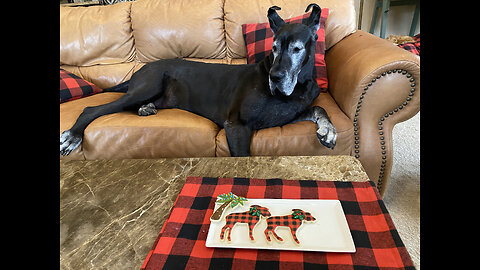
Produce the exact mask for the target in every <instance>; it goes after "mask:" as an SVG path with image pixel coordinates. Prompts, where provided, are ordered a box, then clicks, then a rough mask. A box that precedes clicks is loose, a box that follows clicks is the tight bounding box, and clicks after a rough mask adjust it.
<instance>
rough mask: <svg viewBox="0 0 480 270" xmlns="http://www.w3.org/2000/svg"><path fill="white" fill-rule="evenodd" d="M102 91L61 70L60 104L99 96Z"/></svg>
mask: <svg viewBox="0 0 480 270" xmlns="http://www.w3.org/2000/svg"><path fill="white" fill-rule="evenodd" d="M102 91H103V90H102V89H101V88H99V87H98V86H96V85H94V84H93V83H91V82H88V81H86V80H84V79H82V78H80V77H79V76H77V75H75V74H73V73H71V72H68V71H66V70H64V69H62V68H60V103H63V102H66V101H70V100H74V99H79V98H82V97H86V96H90V95H93V94H98V93H101V92H102Z"/></svg>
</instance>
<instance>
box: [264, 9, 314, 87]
mask: <svg viewBox="0 0 480 270" xmlns="http://www.w3.org/2000/svg"><path fill="white" fill-rule="evenodd" d="M312 7H313V10H312V13H311V15H310V17H309V18H308V19H307V21H306V22H305V24H300V23H292V24H285V21H283V19H282V18H280V16H279V15H278V14H277V10H280V8H279V7H277V6H272V7H270V8H269V9H268V15H267V17H268V21H269V22H270V28H271V29H272V31H273V34H274V36H273V45H272V54H273V63H272V67H271V68H270V73H269V80H268V82H269V86H270V92H271V93H272V95H274V94H275V91H276V90H278V91H279V92H280V93H282V94H283V95H285V96H289V95H291V94H292V92H293V90H294V89H295V85H297V82H302V83H303V82H304V81H306V80H308V79H311V78H312V72H313V68H314V63H315V42H316V40H317V38H318V37H317V30H318V28H319V27H320V14H321V12H322V10H321V9H320V7H319V6H318V5H317V4H310V5H308V7H307V9H306V10H305V12H308V11H309V10H310V8H312Z"/></svg>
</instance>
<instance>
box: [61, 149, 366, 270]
mask: <svg viewBox="0 0 480 270" xmlns="http://www.w3.org/2000/svg"><path fill="white" fill-rule="evenodd" d="M187 176H204V177H245V178H261V179H262V178H282V179H292V180H295V179H314V180H331V181H368V176H367V174H366V173H365V171H364V169H363V167H362V165H361V164H360V162H359V161H358V160H357V159H355V158H354V157H352V156H308V157H242V158H231V157H226V158H219V157H215V158H163V159H132V160H92V161H73V160H70V161H65V160H61V161H60V268H61V269H75V270H78V269H140V267H141V265H142V264H143V261H144V260H145V258H146V256H147V254H148V252H149V251H150V249H151V248H152V246H153V243H154V241H155V239H156V237H157V235H158V234H159V232H160V229H161V228H162V226H163V223H164V221H165V220H166V218H167V216H168V214H169V213H170V209H171V207H172V206H173V203H174V202H175V199H176V197H177V195H178V193H179V192H180V190H181V188H182V186H183V184H184V183H185V180H186V178H187Z"/></svg>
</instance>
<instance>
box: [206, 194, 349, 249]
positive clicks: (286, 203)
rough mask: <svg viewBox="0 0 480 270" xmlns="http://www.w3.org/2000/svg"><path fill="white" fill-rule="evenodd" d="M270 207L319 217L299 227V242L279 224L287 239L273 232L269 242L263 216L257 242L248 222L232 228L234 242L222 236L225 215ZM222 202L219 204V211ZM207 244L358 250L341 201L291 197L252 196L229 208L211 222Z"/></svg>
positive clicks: (281, 213)
mask: <svg viewBox="0 0 480 270" xmlns="http://www.w3.org/2000/svg"><path fill="white" fill-rule="evenodd" d="M255 204H256V205H260V206H264V207H267V208H268V209H269V210H270V213H271V214H272V216H284V215H289V214H292V209H302V210H304V211H305V212H310V213H311V214H312V216H313V217H315V218H316V220H315V221H314V222H305V221H303V224H302V225H301V226H300V227H299V229H298V230H297V238H298V240H299V241H300V244H297V243H296V242H295V241H294V240H293V237H292V234H291V233H290V228H288V227H284V226H279V227H277V229H276V230H275V232H276V233H277V234H278V235H279V236H280V237H282V238H283V242H280V241H278V240H277V239H276V238H275V237H274V236H273V235H272V234H271V233H270V239H271V240H272V241H271V242H268V241H267V239H266V237H265V234H264V231H265V229H266V228H267V221H266V220H265V218H263V217H262V220H260V221H259V222H258V223H257V225H256V226H255V227H254V229H253V237H254V238H255V241H251V240H250V237H249V236H248V225H247V224H246V223H237V224H235V226H234V227H233V229H232V233H231V239H232V241H231V242H228V240H227V234H225V237H224V238H225V239H224V240H223V241H222V240H221V239H220V232H221V230H222V227H223V226H224V225H225V217H226V216H227V215H228V214H230V213H235V212H245V211H248V210H249V209H250V205H255ZM220 205H221V204H216V205H215V210H216V209H217V208H218V207H220ZM205 245H206V246H207V247H220V248H253V249H276V250H298V251H323V252H350V253H353V252H355V251H356V250H355V245H354V243H353V239H352V234H351V233H350V229H349V227H348V223H347V220H346V218H345V214H344V213H343V209H342V205H341V204H340V201H339V200H291V199H248V201H246V202H244V205H243V206H242V205H238V206H237V207H235V208H234V209H232V208H231V207H227V209H226V210H225V211H224V213H223V215H222V217H221V218H220V220H219V221H211V222H210V228H209V230H208V235H207V240H206V244H205Z"/></svg>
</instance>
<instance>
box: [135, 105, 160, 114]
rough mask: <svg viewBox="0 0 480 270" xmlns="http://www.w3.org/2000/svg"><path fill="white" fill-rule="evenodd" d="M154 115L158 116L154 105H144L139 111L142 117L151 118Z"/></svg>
mask: <svg viewBox="0 0 480 270" xmlns="http://www.w3.org/2000/svg"><path fill="white" fill-rule="evenodd" d="M152 114H157V109H155V105H154V104H153V103H148V104H147V105H143V106H142V107H140V108H139V109H138V115H140V116H149V115H152Z"/></svg>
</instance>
